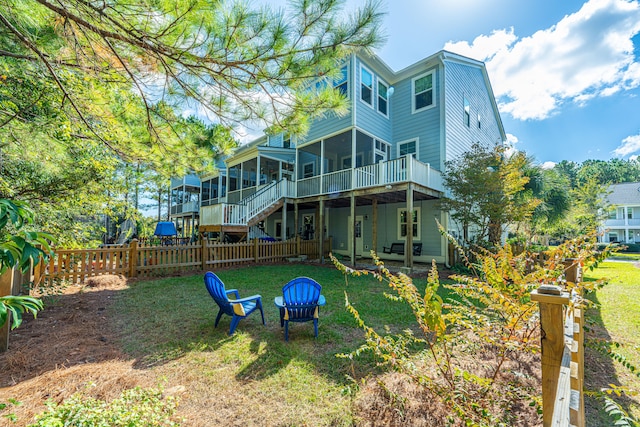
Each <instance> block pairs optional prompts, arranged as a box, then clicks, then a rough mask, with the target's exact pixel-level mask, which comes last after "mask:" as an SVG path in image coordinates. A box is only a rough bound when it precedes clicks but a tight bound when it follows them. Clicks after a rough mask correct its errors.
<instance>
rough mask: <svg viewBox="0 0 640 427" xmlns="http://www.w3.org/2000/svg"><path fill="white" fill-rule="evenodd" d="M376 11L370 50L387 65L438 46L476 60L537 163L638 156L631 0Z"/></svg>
mask: <svg viewBox="0 0 640 427" xmlns="http://www.w3.org/2000/svg"><path fill="white" fill-rule="evenodd" d="M359 3H360V4H361V3H362V2H359V1H356V0H350V1H349V2H348V5H347V8H350V7H353V6H354V5H356V4H359ZM383 8H384V10H385V11H386V12H387V15H386V17H385V20H384V27H385V32H386V34H387V41H386V43H385V45H384V46H383V47H381V48H380V49H378V52H377V53H378V55H379V56H380V57H381V58H382V59H383V60H384V61H385V62H386V63H387V64H389V66H391V68H393V69H395V70H400V69H402V68H404V67H406V66H408V65H410V64H412V63H414V62H416V61H418V60H420V59H422V58H424V57H426V56H428V55H431V54H433V53H435V52H437V51H438V50H440V49H447V50H450V51H453V52H456V53H460V54H463V55H466V56H469V57H472V58H474V59H478V60H481V61H484V62H485V63H486V66H487V70H488V72H489V77H490V79H491V82H492V86H493V89H494V93H495V95H496V98H497V100H498V103H499V106H500V113H501V116H502V120H503V123H504V127H505V131H506V133H507V134H508V135H509V138H510V140H511V141H512V142H513V143H514V146H515V147H516V148H518V149H520V150H524V151H526V152H527V153H529V154H531V155H533V156H534V157H535V159H536V160H537V161H538V162H539V163H545V162H559V161H561V160H573V161H576V162H582V161H584V160H587V159H603V160H606V159H610V158H613V157H618V158H623V159H629V158H632V156H637V155H639V154H640V4H639V2H638V1H624V0H590V1H587V2H584V1H574V0H562V1H558V0H535V1H534V0H484V1H478V0H449V1H446V2H444V1H435V0H428V1H425V0H393V1H392V0H386V1H385V2H383Z"/></svg>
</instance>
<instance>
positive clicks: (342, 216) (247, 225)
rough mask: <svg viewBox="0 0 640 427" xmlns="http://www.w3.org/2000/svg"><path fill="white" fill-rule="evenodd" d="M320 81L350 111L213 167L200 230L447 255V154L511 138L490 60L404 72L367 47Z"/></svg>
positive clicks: (434, 63)
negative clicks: (441, 228) (488, 68)
mask: <svg viewBox="0 0 640 427" xmlns="http://www.w3.org/2000/svg"><path fill="white" fill-rule="evenodd" d="M316 84H317V85H327V84H330V85H333V86H334V87H335V88H336V89H337V90H339V91H341V92H342V93H343V94H344V95H345V96H347V97H348V99H349V100H350V102H351V108H350V111H349V112H348V114H346V115H344V116H341V117H338V116H335V115H329V116H327V117H324V118H322V119H318V120H316V121H315V122H314V123H313V124H312V126H311V128H310V131H309V132H308V134H307V135H305V136H304V137H302V138H292V137H290V136H289V135H287V134H286V133H285V134H278V135H264V136H263V137H261V138H258V139H257V140H255V141H253V142H252V143H250V144H248V145H246V146H243V147H241V148H240V149H238V150H237V151H236V152H235V153H234V154H233V155H232V156H231V157H229V158H227V159H226V161H225V165H224V167H222V168H221V169H220V170H219V172H218V173H217V174H216V175H214V176H208V177H202V178H201V189H200V212H199V231H200V232H210V233H216V234H217V235H224V234H227V235H235V236H246V237H249V238H252V237H253V238H257V237H265V236H270V237H272V238H275V239H288V238H292V237H295V236H300V237H301V238H302V239H319V241H320V242H323V241H324V239H322V238H327V237H331V240H330V241H331V245H332V247H331V250H332V251H333V252H334V253H338V254H342V255H345V256H348V257H351V258H352V259H353V258H357V257H363V256H364V257H366V256H369V253H370V251H371V250H374V251H376V252H377V253H378V254H379V255H380V256H381V258H383V259H397V260H404V262H405V265H407V266H409V267H410V266H412V264H413V262H414V260H415V261H422V262H430V261H431V260H432V259H435V260H436V261H438V262H445V261H446V256H447V251H446V247H447V245H446V242H445V240H444V239H443V237H442V236H441V235H440V233H439V232H438V228H437V223H438V222H439V223H441V224H442V225H443V226H444V227H445V228H448V227H450V224H449V221H448V216H447V215H446V213H444V212H442V211H441V210H440V209H439V206H438V199H440V198H441V197H443V196H444V194H445V193H446V189H445V188H444V187H443V184H442V179H441V172H442V171H443V169H444V167H445V163H446V162H447V161H448V160H452V159H454V158H456V157H457V156H459V155H460V154H461V153H462V152H464V151H465V150H468V149H469V148H470V147H471V145H472V144H473V143H481V144H483V145H486V146H492V145H494V144H496V143H501V142H503V141H504V140H505V133H504V129H503V127H502V122H501V119H500V116H499V113H498V109H497V105H496V102H495V98H494V96H493V92H492V89H491V85H490V82H489V78H488V75H487V72H486V69H485V66H484V64H483V63H482V62H479V61H475V60H472V59H469V58H466V57H463V56H460V55H456V54H453V53H450V52H446V51H441V52H438V53H436V54H434V55H432V56H429V57H428V58H425V59H423V60H421V61H419V62H417V63H415V64H413V65H411V66H409V67H407V68H405V69H403V70H401V71H397V72H395V71H393V70H391V69H390V68H389V67H388V66H387V65H386V64H385V63H384V62H383V61H382V60H381V59H380V58H378V57H377V56H373V55H369V54H364V53H363V54H357V55H352V56H350V57H349V58H348V59H347V60H346V61H345V62H344V64H342V66H341V73H340V75H339V77H338V78H336V79H333V80H331V81H328V80H327V79H318V81H317V82H316ZM176 210H178V209H176ZM405 248H411V250H405Z"/></svg>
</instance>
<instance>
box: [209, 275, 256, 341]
mask: <svg viewBox="0 0 640 427" xmlns="http://www.w3.org/2000/svg"><path fill="white" fill-rule="evenodd" d="M204 284H205V285H206V287H207V291H209V294H210V295H211V297H212V298H213V300H214V301H215V302H216V304H218V307H220V311H219V312H218V317H216V323H215V327H216V328H217V327H218V322H220V318H221V317H222V315H223V314H226V315H229V316H231V326H230V328H229V335H233V333H234V332H235V330H236V326H238V322H240V320H242V319H244V318H245V317H247V316H248V315H250V314H251V313H253V312H254V311H255V310H256V309H258V310H260V314H261V315H262V324H263V325H266V323H265V321H264V312H263V311H262V297H261V296H260V295H252V296H250V297H247V298H240V293H239V292H238V290H237V289H229V290H228V291H227V290H225V288H224V283H222V280H220V278H219V277H218V276H216V275H215V274H214V273H212V272H210V271H208V272H207V273H205V275H204ZM229 294H233V295H234V297H235V299H231V300H230V299H229Z"/></svg>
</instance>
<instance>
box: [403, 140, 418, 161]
mask: <svg viewBox="0 0 640 427" xmlns="http://www.w3.org/2000/svg"><path fill="white" fill-rule="evenodd" d="M407 154H411V155H412V156H413V157H417V156H418V140H417V139H412V140H411V141H406V142H401V143H400V144H398V157H404V156H406V155H407Z"/></svg>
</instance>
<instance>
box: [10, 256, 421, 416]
mask: <svg viewBox="0 0 640 427" xmlns="http://www.w3.org/2000/svg"><path fill="white" fill-rule="evenodd" d="M216 273H217V274H218V275H219V277H220V278H221V279H222V280H223V281H224V282H225V284H226V286H227V289H230V288H236V289H239V291H240V296H241V297H244V296H250V295H253V294H261V295H262V300H263V305H264V314H265V319H266V326H263V325H262V323H261V319H260V314H259V312H255V313H253V314H252V315H251V316H249V317H248V318H246V319H243V320H242V321H241V322H240V324H239V326H238V328H237V330H236V333H235V334H234V335H233V336H231V337H230V336H228V335H227V334H228V332H229V324H230V317H228V316H223V317H222V320H221V321H220V324H219V325H218V327H217V328H214V322H215V317H216V314H217V312H218V308H217V306H216V305H215V303H214V301H213V300H212V299H211V297H210V296H209V295H208V293H207V291H206V289H205V287H204V283H203V278H202V275H201V274H198V275H194V276H184V277H170V278H163V279H157V280H151V281H138V282H135V281H133V282H131V283H129V284H128V285H126V284H123V285H122V286H120V287H118V288H109V287H101V286H97V287H88V286H87V287H85V288H82V289H81V290H80V291H79V292H78V290H77V289H76V290H73V289H70V290H69V291H70V292H74V293H73V294H65V295H60V296H58V297H56V298H55V299H53V300H50V301H49V304H48V306H47V308H46V309H45V310H44V311H43V312H42V313H41V314H40V315H39V316H38V318H37V319H35V320H28V321H26V322H25V324H24V325H23V326H22V327H21V328H20V329H18V330H16V331H15V333H14V334H12V338H11V344H10V351H9V352H7V353H6V354H0V366H3V365H4V366H6V367H8V368H9V373H10V375H6V376H4V377H2V376H0V403H3V402H7V401H9V399H16V400H18V401H20V402H22V405H19V406H11V405H9V407H8V408H6V409H5V411H4V412H3V411H0V420H2V419H3V418H1V417H2V416H5V415H7V414H8V413H13V414H15V416H16V417H17V418H18V422H17V423H16V424H14V425H18V426H22V425H27V424H28V423H29V421H30V420H31V418H32V416H33V414H34V413H37V412H41V411H43V410H44V406H43V405H42V403H43V402H44V401H45V400H47V399H53V400H54V401H56V402H60V401H62V400H63V399H66V398H68V397H69V396H70V395H71V394H72V393H73V392H76V391H79V392H82V393H83V394H86V395H90V396H93V397H97V398H101V399H105V400H108V399H112V398H114V397H115V396H116V395H117V393H119V392H120V391H122V390H123V389H127V388H131V387H134V386H136V385H141V386H144V387H155V386H162V387H164V388H165V389H166V390H168V392H169V393H171V394H176V395H178V397H179V399H180V406H179V408H178V416H179V417H180V418H181V419H183V420H184V423H183V425H185V426H213V425H236V424H238V423H240V424H242V425H258V426H262V425H265V426H266V425H269V426H305V425H307V426H350V425H354V424H356V423H358V420H357V417H358V414H357V413H356V412H357V411H355V410H354V407H355V405H354V401H355V400H356V399H357V398H358V397H360V396H362V388H364V383H363V382H362V381H361V379H363V378H365V377H366V376H367V374H369V373H374V374H380V373H381V372H382V371H381V370H380V368H378V367H377V366H376V363H375V360H373V357H372V356H370V355H367V354H364V355H363V356H361V357H358V359H357V360H356V361H351V360H349V359H344V358H338V357H336V354H337V353H343V352H350V351H352V350H354V349H356V348H357V347H358V346H359V345H361V344H362V343H363V342H364V339H363V332H362V331H361V330H360V329H358V328H357V326H356V323H355V321H354V319H353V318H352V316H351V315H350V314H349V313H348V312H347V311H346V310H345V293H347V294H348V295H349V300H350V302H351V303H352V304H354V305H355V306H356V307H357V308H358V310H359V311H360V314H361V315H362V317H363V318H364V319H365V321H367V322H368V323H369V324H370V325H371V326H374V327H376V328H378V329H382V330H384V329H385V328H388V329H389V330H391V331H399V330H402V329H406V328H408V327H411V326H412V324H413V323H414V322H415V320H413V316H412V313H411V312H410V310H409V308H408V307H407V306H405V305H403V304H402V303H398V302H391V301H389V300H388V299H386V298H385V297H384V296H383V291H385V290H388V288H387V286H386V284H384V283H381V282H378V281H376V280H374V279H373V278H372V277H369V276H362V277H355V278H354V277H349V278H348V281H346V280H345V277H344V276H343V275H342V274H341V273H340V272H339V271H338V270H336V269H335V268H334V267H333V266H317V265H310V264H294V265H279V266H272V265H270V266H251V267H246V268H240V269H229V270H221V271H217V272H216ZM297 276H309V277H313V278H314V279H316V280H317V281H318V282H319V283H320V284H321V285H322V286H323V289H322V293H323V295H324V296H325V297H326V300H327V305H326V306H325V307H323V308H322V309H321V311H320V320H319V336H318V338H317V339H314V336H313V324H312V323H302V324H298V323H294V324H292V325H290V330H289V342H285V341H284V333H283V330H282V328H281V327H280V322H279V314H278V310H277V309H276V307H275V305H274V304H273V300H274V298H275V297H276V296H278V295H281V288H282V286H283V285H284V284H285V283H286V282H287V281H288V280H290V279H291V278H293V277H297ZM425 282H426V279H416V280H415V284H416V285H418V287H421V284H422V286H424V283H425ZM374 383H375V381H374ZM0 424H1V423H0Z"/></svg>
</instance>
